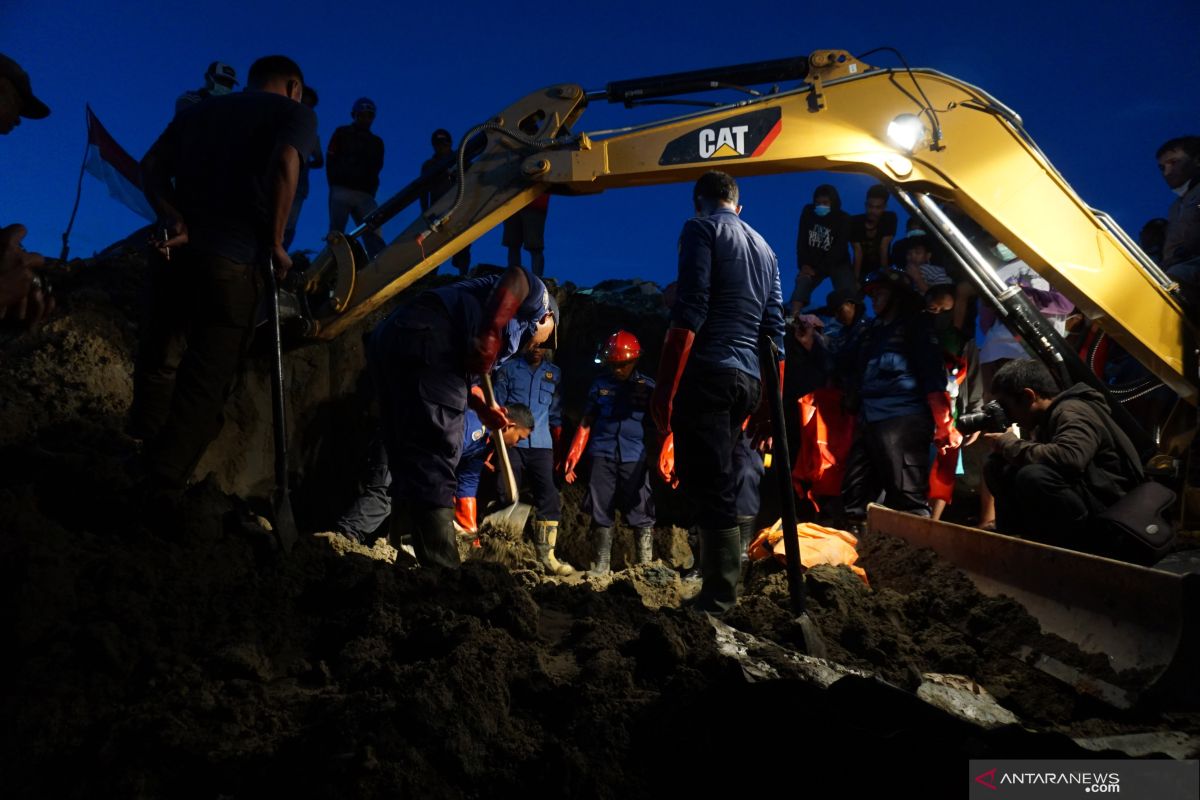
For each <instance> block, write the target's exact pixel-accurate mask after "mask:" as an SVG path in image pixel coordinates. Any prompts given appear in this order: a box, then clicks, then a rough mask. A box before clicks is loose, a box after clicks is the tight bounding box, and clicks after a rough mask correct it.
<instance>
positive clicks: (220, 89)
mask: <svg viewBox="0 0 1200 800" xmlns="http://www.w3.org/2000/svg"><path fill="white" fill-rule="evenodd" d="M232 91H233V87H232V86H225V85H223V84H220V83H217V82H216V81H213V82H212V86H210V87H208V93H209V94H211V95H212V96H213V97H220V96H221V95H223V94H229V93H231V92H232Z"/></svg>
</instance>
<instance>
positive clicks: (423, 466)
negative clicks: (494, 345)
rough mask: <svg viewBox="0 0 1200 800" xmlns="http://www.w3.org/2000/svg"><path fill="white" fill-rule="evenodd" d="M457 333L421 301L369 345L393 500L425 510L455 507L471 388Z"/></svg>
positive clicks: (433, 305) (432, 304)
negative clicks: (457, 346)
mask: <svg viewBox="0 0 1200 800" xmlns="http://www.w3.org/2000/svg"><path fill="white" fill-rule="evenodd" d="M452 328H453V326H452V325H451V322H450V318H449V317H448V316H447V315H446V312H445V309H444V308H441V306H440V303H439V302H438V300H437V299H436V298H430V299H419V300H417V301H415V302H414V303H413V304H412V305H411V306H408V307H405V308H402V309H400V310H399V311H397V312H395V313H393V315H392V316H391V317H388V318H387V319H386V320H385V321H384V322H383V323H381V324H380V325H379V327H378V328H376V329H375V331H374V332H373V333H372V334H371V336H370V338H369V340H368V342H367V359H368V363H369V366H370V369H371V375H372V377H373V378H374V380H375V385H376V388H377V389H378V391H379V412H380V423H381V427H382V429H383V442H384V447H385V449H386V450H387V457H388V465H389V467H390V468H391V472H392V498H393V499H394V500H396V501H397V502H405V503H408V504H411V505H412V506H413V507H415V508H416V509H417V510H423V509H429V508H453V507H454V492H455V489H456V487H457V485H458V479H457V477H456V476H455V470H456V468H457V467H458V461H459V457H460V456H461V455H462V440H463V426H464V424H465V422H464V419H465V413H466V409H467V392H468V391H469V385H468V383H467V376H466V371H465V368H464V367H463V357H462V353H460V352H457V351H456V349H455V346H454V343H455V342H458V341H459V340H460V339H461V338H462V337H461V334H460V332H458V331H455V330H453V329H452Z"/></svg>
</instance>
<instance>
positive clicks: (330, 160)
mask: <svg viewBox="0 0 1200 800" xmlns="http://www.w3.org/2000/svg"><path fill="white" fill-rule="evenodd" d="M350 116H351V118H353V120H354V122H353V123H351V124H349V125H343V126H341V127H340V128H338V129H337V130H335V131H334V132H333V136H331V137H330V138H329V148H328V149H327V151H326V153H325V168H326V170H327V172H326V175H327V177H328V180H329V229H330V230H333V231H338V232H342V231H344V230H345V229H346V220H347V219H348V218H353V219H354V223H355V224H356V225H361V224H362V222H363V220H364V219H366V217H367V215H368V214H370V213H371V212H372V211H374V210H375V208H376V207H377V205H378V204H377V203H376V202H375V193H376V192H377V191H378V190H379V173H380V172H381V171H382V170H383V139H380V138H379V137H378V136H376V135H375V134H373V133H371V125H372V124H374V122H375V101H373V100H371V99H370V98H368V97H360V98H358V99H357V100H355V101H354V105H353V106H351V107H350ZM362 239H363V241H362V243H363V247H364V248H365V249H366V251H367V255H368V256H370V257H371V258H374V257H375V256H376V255H378V254H379V252H380V251H382V250H383V248H384V247H386V244H385V243H384V241H383V239H382V238H381V237H380V236H379V234H378V233H376V232H375V231H368V232H366V233H365V234H363V237H362Z"/></svg>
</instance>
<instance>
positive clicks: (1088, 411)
mask: <svg viewBox="0 0 1200 800" xmlns="http://www.w3.org/2000/svg"><path fill="white" fill-rule="evenodd" d="M992 395H993V396H994V397H995V398H996V401H997V402H998V404H999V407H1000V409H1003V414H999V413H997V412H998V410H999V409H996V408H995V406H993V407H992V408H991V409H985V411H984V412H983V413H981V414H979V415H977V416H979V417H980V418H981V419H980V420H979V423H980V426H981V427H983V428H984V430H989V431H998V430H1002V431H1003V432H988V433H984V435H983V438H984V440H985V441H986V442H987V443H988V444H990V445H991V447H992V450H993V453H992V455H991V456H990V457H989V458H988V461H987V464H986V465H985V467H984V479H985V480H986V481H987V485H988V488H990V489H991V490H992V493H993V494H994V495H995V496H996V522H997V528H998V529H999V530H1000V531H1001V532H1002V533H1008V534H1011V535H1019V536H1023V537H1026V538H1029V539H1036V540H1038V541H1041V542H1045V543H1047V544H1053V545H1058V546H1060V547H1070V548H1072V549H1077V550H1087V551H1092V552H1106V551H1109V550H1110V542H1109V541H1108V540H1107V537H1106V535H1105V534H1103V533H1100V531H1102V530H1107V526H1105V525H1095V524H1094V522H1095V519H1096V517H1097V516H1098V515H1102V514H1105V512H1107V511H1108V510H1109V509H1110V508H1112V507H1113V506H1114V505H1116V504H1117V502H1118V501H1119V500H1121V498H1122V497H1124V496H1125V495H1126V494H1127V493H1128V492H1130V491H1131V490H1133V489H1134V488H1135V487H1138V486H1139V485H1141V484H1142V483H1143V482H1144V480H1145V478H1144V475H1143V472H1142V467H1141V460H1140V458H1139V457H1138V453H1137V450H1136V449H1135V448H1134V446H1133V443H1132V442H1130V440H1129V437H1128V436H1126V435H1125V433H1124V432H1123V431H1122V430H1121V429H1120V428H1119V427H1117V425H1116V423H1115V422H1114V421H1113V420H1112V418H1111V416H1110V414H1109V410H1108V405H1107V404H1106V403H1105V400H1104V396H1103V395H1102V394H1101V393H1100V392H1098V391H1096V390H1095V389H1093V388H1091V387H1090V386H1088V385H1087V384H1084V383H1077V384H1075V385H1074V386H1071V387H1070V388H1068V389H1066V390H1063V391H1059V389H1058V386H1057V385H1056V384H1055V382H1054V378H1053V377H1052V376H1051V375H1050V371H1049V370H1048V369H1046V367H1045V366H1044V365H1043V364H1042V363H1041V362H1039V361H1035V360H1033V359H1018V360H1014V361H1010V362H1009V363H1007V364H1005V365H1004V366H1003V367H1001V368H1000V370H999V371H998V372H997V373H996V376H995V378H993V380H992ZM989 405H990V404H989ZM989 412H990V413H989ZM1002 417H1007V421H1005V420H1004V419H1002ZM1009 423H1016V424H1017V425H1019V426H1020V427H1021V428H1023V429H1026V430H1030V431H1032V432H1033V439H1032V440H1023V439H1021V438H1020V437H1019V436H1018V435H1017V434H1016V433H1014V432H1013V431H1012V430H1011V429H1008V430H1003V429H1004V428H1007V427H1008V424H1009ZM968 427H970V425H968ZM1093 533H1095V534H1096V535H1095V536H1093V535H1092V534H1093Z"/></svg>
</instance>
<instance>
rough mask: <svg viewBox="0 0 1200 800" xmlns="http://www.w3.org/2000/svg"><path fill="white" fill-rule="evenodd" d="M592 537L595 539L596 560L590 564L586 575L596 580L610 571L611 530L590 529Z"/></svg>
mask: <svg viewBox="0 0 1200 800" xmlns="http://www.w3.org/2000/svg"><path fill="white" fill-rule="evenodd" d="M592 536H594V537H595V539H596V559H595V560H594V561H593V562H592V568H591V569H589V570H588V575H591V576H592V577H593V578H598V577H600V576H601V575H607V574H608V573H609V572H611V571H612V570H611V569H610V567H609V565H610V563H611V561H612V539H613V529H612V528H592Z"/></svg>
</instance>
